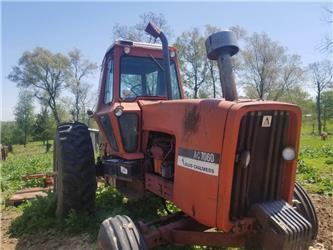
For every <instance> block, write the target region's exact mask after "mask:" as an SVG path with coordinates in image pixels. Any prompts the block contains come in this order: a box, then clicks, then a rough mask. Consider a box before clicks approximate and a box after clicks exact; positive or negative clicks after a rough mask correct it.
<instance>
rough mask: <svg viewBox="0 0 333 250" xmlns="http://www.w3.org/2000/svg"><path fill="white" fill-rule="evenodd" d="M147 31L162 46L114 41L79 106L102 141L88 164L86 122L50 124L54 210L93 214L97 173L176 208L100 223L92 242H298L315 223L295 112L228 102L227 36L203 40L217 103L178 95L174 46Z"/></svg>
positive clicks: (112, 245) (231, 96)
mask: <svg viewBox="0 0 333 250" xmlns="http://www.w3.org/2000/svg"><path fill="white" fill-rule="evenodd" d="M146 32H148V33H149V34H150V35H152V36H153V37H154V38H159V39H160V40H161V42H162V46H160V45H155V44H147V43H137V42H132V41H116V42H115V43H114V45H113V46H112V47H111V48H110V49H109V50H108V51H107V52H106V55H105V57H104V60H103V64H102V71H101V80H100V89H99V100H98V104H97V108H96V110H95V111H94V112H90V115H91V117H94V119H95V120H96V122H97V124H98V126H99V129H100V132H101V134H102V136H103V138H104V141H105V144H104V147H103V154H102V156H101V157H100V159H99V160H98V161H97V163H95V160H94V152H93V148H92V143H91V139H90V136H89V131H88V128H87V126H85V125H83V124H81V123H77V122H76V123H65V124H62V125H60V126H59V127H58V130H57V136H56V143H55V158H54V160H55V170H56V171H57V178H56V185H55V192H56V194H57V215H58V216H62V215H65V214H66V213H67V212H68V211H69V210H70V209H79V210H87V211H91V212H92V211H93V210H94V203H95V190H96V176H104V177H105V179H107V180H109V182H112V183H113V184H114V185H115V186H116V188H117V189H118V190H119V191H121V192H124V193H125V194H128V195H130V194H131V195H133V194H135V195H136V196H140V195H143V194H145V193H146V192H147V191H149V192H152V193H154V194H156V195H157V196H159V197H161V198H163V199H164V200H167V201H171V202H172V203H174V204H175V205H176V206H177V207H178V208H179V209H180V211H181V212H177V213H174V214H170V215H168V216H165V217H161V218H160V219H159V220H156V221H152V222H149V223H143V222H139V223H134V222H133V221H132V220H131V219H130V218H129V217H127V216H124V215H123V216H122V215H118V216H115V217H112V218H109V219H107V220H105V221H104V222H103V223H102V225H101V228H100V231H99V235H98V242H97V244H98V248H100V249H147V248H153V247H156V246H159V245H161V244H177V245H191V244H192V245H205V246H219V247H222V246H235V247H238V246H240V247H242V246H243V247H245V248H248V249H306V248H307V247H308V246H309V244H310V243H311V241H313V240H314V239H315V238H316V235H317V231H318V225H317V218H316V214H315V211H314V207H313V205H312V203H311V201H310V199H309V197H308V196H307V194H306V193H305V191H304V190H303V189H302V187H301V186H300V185H299V184H297V183H295V175H296V165H297V164H296V163H297V152H298V149H299V137H300V126H301V111H300V109H299V107H297V106H295V105H292V104H288V103H281V102H271V101H263V100H241V99H238V97H237V92H236V86H235V79H234V76H233V72H232V70H233V68H232V64H231V62H232V61H231V57H232V56H233V55H234V54H236V53H237V52H238V47H237V44H236V40H235V37H234V34H233V33H232V32H231V31H222V32H218V33H215V34H212V35H211V36H210V37H208V39H207V41H206V49H207V56H208V58H209V59H210V60H217V63H218V67H219V70H220V80H221V85H222V90H223V96H224V99H219V100H218V99H185V97H184V92H183V88H182V85H181V81H180V73H179V67H178V61H177V52H176V49H175V48H173V47H169V46H168V42H167V39H166V37H165V35H164V34H163V32H162V31H161V30H159V28H158V27H156V26H155V25H154V24H152V23H149V24H148V26H147V28H146ZM143 197H144V196H143ZM142 205H143V206H144V203H143V204H142Z"/></svg>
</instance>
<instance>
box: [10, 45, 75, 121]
mask: <svg viewBox="0 0 333 250" xmlns="http://www.w3.org/2000/svg"><path fill="white" fill-rule="evenodd" d="M68 65H69V60H68V58H67V57H66V56H64V55H62V54H60V53H56V54H53V53H51V52H50V51H49V50H47V49H43V48H39V47H37V48H35V49H34V50H33V51H32V52H29V51H27V52H24V53H23V55H22V56H21V58H20V59H19V62H18V65H17V66H15V67H13V69H12V71H11V73H10V74H9V75H8V78H9V79H10V80H12V81H13V82H16V83H17V86H18V87H22V88H26V89H27V88H29V89H31V90H32V92H33V93H34V95H35V97H37V98H38V99H39V100H40V101H42V102H46V103H47V104H48V106H49V107H50V109H51V110H52V113H53V116H54V119H55V121H56V123H57V124H59V123H60V117H59V114H58V103H57V99H58V97H59V96H60V93H61V90H62V88H63V86H64V82H65V79H66V77H67V74H68Z"/></svg>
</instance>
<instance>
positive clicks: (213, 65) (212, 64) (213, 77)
mask: <svg viewBox="0 0 333 250" xmlns="http://www.w3.org/2000/svg"><path fill="white" fill-rule="evenodd" d="M218 31H221V29H220V28H219V27H215V26H212V25H209V24H208V25H206V31H205V36H206V39H207V38H208V36H210V35H211V34H213V33H216V32H218ZM208 72H209V74H208V76H207V80H206V81H207V82H208V83H210V84H209V85H211V86H212V88H213V93H212V94H213V95H212V96H213V98H216V97H217V96H221V88H220V87H219V86H220V84H218V79H219V69H218V66H217V62H216V61H213V60H208Z"/></svg>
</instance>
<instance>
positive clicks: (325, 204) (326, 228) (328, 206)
mask: <svg viewBox="0 0 333 250" xmlns="http://www.w3.org/2000/svg"><path fill="white" fill-rule="evenodd" d="M310 197H311V200H312V202H313V203H314V205H315V207H316V212H317V216H318V221H319V231H318V237H317V240H316V243H315V244H314V246H315V248H316V249H329V250H333V197H327V196H322V195H318V194H310Z"/></svg>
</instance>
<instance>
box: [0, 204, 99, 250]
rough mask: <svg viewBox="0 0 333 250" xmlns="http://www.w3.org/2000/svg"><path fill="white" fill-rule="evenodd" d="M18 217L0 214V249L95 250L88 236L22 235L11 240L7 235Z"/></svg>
mask: <svg viewBox="0 0 333 250" xmlns="http://www.w3.org/2000/svg"><path fill="white" fill-rule="evenodd" d="M18 216H20V214H19V213H18V212H16V211H15V210H9V211H8V210H5V211H2V213H1V245H0V249H4V250H12V249H17V250H20V249H22V250H23V249H31V250H40V249H59V250H60V249H61V250H81V249H82V250H88V249H95V244H94V243H92V242H90V239H89V235H87V234H81V235H76V236H72V237H70V236H59V235H55V234H54V233H52V232H45V233H36V234H27V235H23V236H22V237H20V238H12V237H10V235H9V234H8V230H9V228H10V225H11V223H12V221H13V220H15V218H17V217H18Z"/></svg>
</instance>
